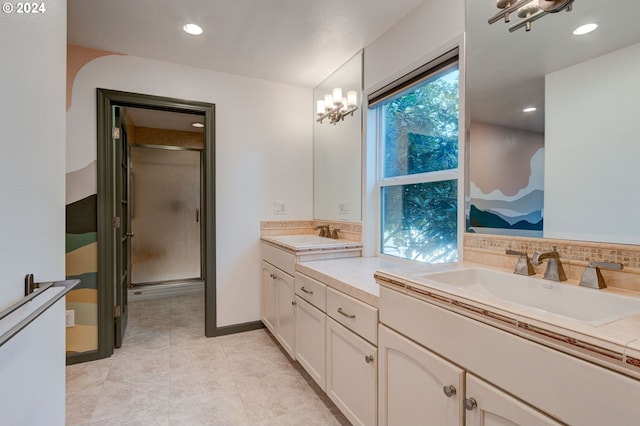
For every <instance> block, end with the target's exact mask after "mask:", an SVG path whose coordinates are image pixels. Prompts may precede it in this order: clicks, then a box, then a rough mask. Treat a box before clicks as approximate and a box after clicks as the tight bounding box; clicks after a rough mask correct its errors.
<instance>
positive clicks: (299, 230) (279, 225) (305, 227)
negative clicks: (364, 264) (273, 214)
mask: <svg viewBox="0 0 640 426" xmlns="http://www.w3.org/2000/svg"><path fill="white" fill-rule="evenodd" d="M318 225H329V226H330V227H331V229H334V228H338V229H339V230H340V231H339V232H340V238H344V239H346V240H351V241H358V242H362V224H360V223H354V222H333V221H328V220H285V221H262V222H260V235H266V236H273V235H298V234H317V233H318V231H315V230H314V229H313V228H314V227H315V226H318Z"/></svg>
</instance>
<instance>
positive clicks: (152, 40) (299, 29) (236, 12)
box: [67, 0, 423, 88]
mask: <svg viewBox="0 0 640 426" xmlns="http://www.w3.org/2000/svg"><path fill="white" fill-rule="evenodd" d="M422 1H423V0H393V1H390V0H179V1H175V0H135V1H132V0H108V1H105V0H68V2H67V19H68V24H67V25H68V30H67V40H68V43H69V44H73V45H78V46H83V47H90V48H94V49H101V50H108V51H114V52H118V53H125V54H129V55H134V56H141V57H145V58H151V59H157V60H161V61H166V62H173V63H178V64H183V65H188V66H192V67H199V68H205V69H210V70H215V71H221V72H226V73H231V74H237V75H242V76H247V77H253V78H259V79H264V80H270V81H275V82H282V83H286V84H291V85H295V86H302V87H310V88H311V87H315V86H316V85H318V84H319V83H320V82H321V81H322V80H324V79H325V78H326V77H328V76H329V75H330V74H331V73H332V72H333V71H335V70H336V69H337V68H339V67H340V65H342V64H343V63H345V62H346V61H347V60H348V59H349V58H351V57H352V56H353V55H355V54H356V53H357V52H358V51H359V50H360V49H362V48H363V47H365V46H367V45H368V44H370V43H371V42H373V41H374V40H375V39H376V38H378V37H379V36H380V35H381V34H382V33H384V32H385V31H386V30H387V29H389V28H390V27H391V26H393V25H394V24H395V23H396V22H397V21H398V20H400V19H401V18H402V17H403V16H405V15H406V14H408V13H409V12H410V11H411V10H412V9H414V8H415V7H416V6H417V5H419V4H420V3H422ZM186 23H195V24H198V25H200V26H201V27H203V29H204V33H203V34H202V35H201V36H191V35H188V34H186V33H185V32H184V31H183V30H182V26H183V25H184V24H186Z"/></svg>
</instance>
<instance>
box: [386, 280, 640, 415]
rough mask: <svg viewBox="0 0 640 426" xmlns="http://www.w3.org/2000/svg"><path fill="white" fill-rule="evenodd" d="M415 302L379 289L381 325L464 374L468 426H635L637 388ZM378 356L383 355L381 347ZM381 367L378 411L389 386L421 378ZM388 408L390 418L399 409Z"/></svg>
mask: <svg viewBox="0 0 640 426" xmlns="http://www.w3.org/2000/svg"><path fill="white" fill-rule="evenodd" d="M416 294H417V296H413V295H411V293H406V292H403V291H402V290H400V291H397V290H395V289H393V290H392V289H388V288H386V287H384V286H383V287H381V288H380V322H381V323H382V324H384V326H385V327H388V328H390V329H392V330H394V331H395V332H397V333H398V334H400V335H402V336H401V338H402V339H406V340H407V342H409V343H413V342H415V344H417V345H418V346H420V347H421V348H423V349H425V350H427V351H430V352H432V354H433V355H434V356H439V357H441V358H443V359H446V360H448V361H449V362H451V363H453V364H455V365H456V366H459V368H461V369H462V370H464V371H465V376H466V380H465V390H464V391H460V390H458V391H459V392H460V394H461V395H464V399H463V400H462V404H463V406H464V405H466V404H465V402H466V401H465V399H466V400H471V399H472V400H473V401H475V404H473V403H472V401H468V402H467V404H468V405H469V407H468V408H469V409H465V410H464V416H465V417H466V424H468V425H480V424H482V425H492V424H493V425H510V424H520V425H558V424H572V425H574V424H575V425H587V426H591V425H593V426H600V425H616V426H618V425H620V426H622V425H628V426H631V425H637V424H639V423H638V419H640V405H638V403H637V401H638V400H640V382H639V381H638V380H636V379H634V378H631V377H628V376H625V375H622V374H619V373H617V372H614V371H611V370H608V369H606V368H603V367H600V366H597V365H595V364H593V363H590V362H587V361H585V360H582V359H580V358H577V357H575V356H571V355H568V354H565V353H563V352H560V351H558V350H555V349H552V348H549V347H546V346H544V345H541V344H538V343H535V342H532V341H530V340H528V339H525V338H522V337H520V336H518V335H517V334H515V333H516V332H517V330H515V328H514V331H515V332H512V333H510V332H507V331H504V330H502V329H500V328H497V327H494V326H491V325H489V324H486V323H483V322H481V321H478V320H475V319H472V318H469V317H467V316H465V315H461V314H458V313H456V312H453V311H451V310H449V309H446V308H445V307H441V306H437V305H436V304H434V303H430V302H427V301H424V300H421V299H419V297H425V296H421V295H422V293H417V292H416ZM437 300H438V301H440V300H441V299H437ZM404 336H406V337H404ZM381 339H382V337H381ZM381 343H382V344H386V343H384V341H382V342H381ZM405 343H406V342H405ZM380 350H381V351H385V349H384V347H383V346H381V348H380ZM382 356H383V355H381V358H382ZM399 356H400V355H398V357H399ZM405 364H407V365H410V363H408V362H405ZM384 365H385V364H383V367H382V368H381V371H380V376H381V382H380V388H379V390H378V392H379V394H380V401H381V404H382V403H383V401H385V398H387V399H388V394H390V393H393V392H394V391H393V390H392V389H387V388H386V386H387V385H386V383H397V382H399V381H401V380H405V379H407V380H408V378H409V377H410V376H411V375H413V374H419V373H418V372H419V368H417V367H413V370H412V372H406V371H405V372H402V371H401V370H397V369H396V370H394V369H393V368H389V369H388V371H384V370H385V368H384ZM390 365H391V364H390ZM407 369H408V368H407ZM394 374H400V376H399V377H397V378H394V377H393V375H394ZM385 377H387V378H386V379H385ZM403 377H404V378H405V379H403ZM434 392H435V391H434ZM386 406H387V410H389V407H394V406H397V405H392V404H389V403H388V402H387V403H386ZM386 416H387V418H392V417H389V414H387V415H386ZM380 424H385V423H383V421H381V422H380Z"/></svg>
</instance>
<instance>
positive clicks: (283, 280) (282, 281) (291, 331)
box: [276, 270, 296, 359]
mask: <svg viewBox="0 0 640 426" xmlns="http://www.w3.org/2000/svg"><path fill="white" fill-rule="evenodd" d="M277 275H278V278H277V280H276V281H277V283H278V284H277V286H278V316H277V318H276V339H278V342H280V344H281V345H282V347H283V348H284V350H285V351H286V352H287V353H288V354H289V356H290V357H291V358H293V359H295V353H294V347H295V344H294V342H295V332H296V330H295V309H294V305H295V301H294V298H293V297H294V292H295V286H294V280H293V277H292V276H291V275H289V274H287V273H285V272H282V271H280V270H278V274H277Z"/></svg>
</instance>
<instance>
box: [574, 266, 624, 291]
mask: <svg viewBox="0 0 640 426" xmlns="http://www.w3.org/2000/svg"><path fill="white" fill-rule="evenodd" d="M600 268H604V269H611V270H616V271H621V270H622V269H623V268H624V265H623V264H622V263H618V262H589V264H588V265H587V267H586V269H585V270H584V273H583V274H582V278H581V279H580V284H579V285H580V286H582V287H589V288H596V289H602V288H606V287H607V285H606V284H605V282H604V277H603V276H602V272H600Z"/></svg>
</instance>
